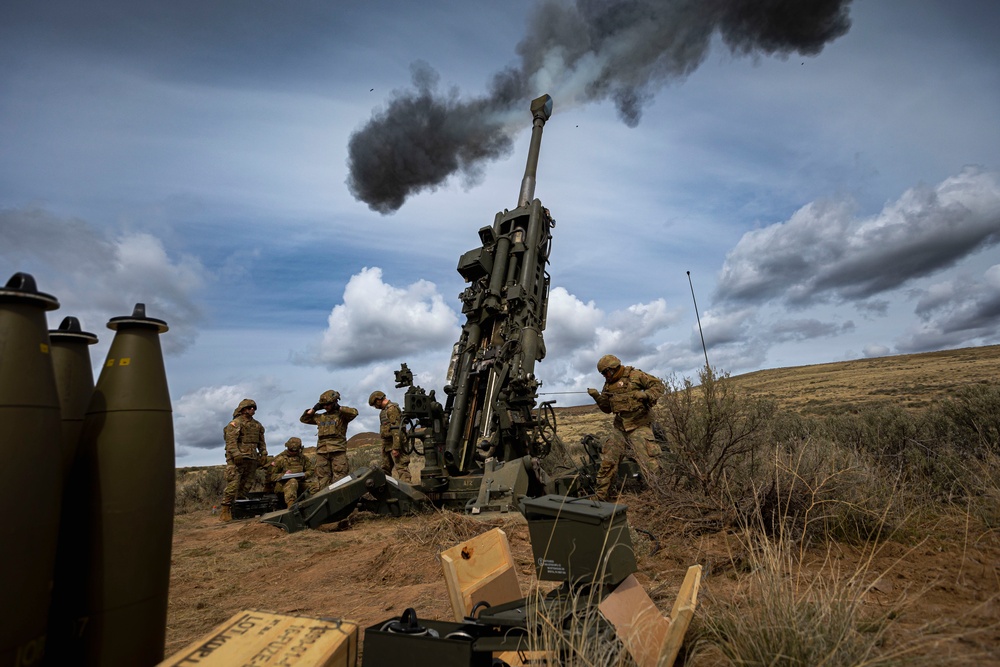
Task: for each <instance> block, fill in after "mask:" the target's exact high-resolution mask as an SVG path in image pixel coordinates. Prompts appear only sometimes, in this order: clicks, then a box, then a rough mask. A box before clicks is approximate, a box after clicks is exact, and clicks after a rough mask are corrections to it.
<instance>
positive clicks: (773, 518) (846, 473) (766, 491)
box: [739, 438, 905, 544]
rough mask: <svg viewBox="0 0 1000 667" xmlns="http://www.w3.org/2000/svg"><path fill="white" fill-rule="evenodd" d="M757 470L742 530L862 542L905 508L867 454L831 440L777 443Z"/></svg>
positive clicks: (896, 490) (894, 522)
mask: <svg viewBox="0 0 1000 667" xmlns="http://www.w3.org/2000/svg"><path fill="white" fill-rule="evenodd" d="M759 474H760V477H761V480H762V481H763V483H760V482H758V485H759V487H758V488H759V489H760V491H759V492H758V493H757V494H756V496H755V497H754V498H753V499H752V501H751V502H750V503H749V505H748V506H746V507H744V508H743V510H742V511H741V512H740V513H739V517H740V520H741V523H742V524H743V527H744V529H747V530H749V529H751V528H759V529H762V530H763V532H764V533H765V534H767V535H770V536H773V537H776V536H784V537H786V538H788V539H795V540H799V541H801V542H803V543H807V542H812V541H815V540H825V539H828V538H832V539H835V540H839V541H844V542H850V543H860V544H863V543H867V542H869V541H870V540H872V539H874V538H877V537H879V536H881V535H882V534H883V533H885V532H886V531H888V530H891V529H892V528H893V527H894V526H895V525H897V524H898V522H899V521H900V520H901V518H902V514H903V512H904V511H905V510H904V506H903V504H902V502H901V496H900V492H899V487H898V485H897V484H896V483H895V480H894V479H893V478H892V477H887V476H886V475H885V474H884V472H883V471H882V470H881V469H880V468H879V467H878V466H877V465H876V464H874V462H872V461H871V459H870V457H868V456H865V455H863V454H860V453H858V452H856V451H852V450H850V449H847V448H845V447H842V446H840V445H837V444H836V443H833V442H830V441H825V440H821V439H816V438H807V439H806V440H804V441H800V442H798V443H796V444H795V445H794V447H792V448H790V449H789V448H788V447H787V446H782V445H778V446H775V447H774V449H773V453H772V458H771V461H770V462H769V465H768V466H767V467H766V469H765V470H762V471H761V472H760V473H759Z"/></svg>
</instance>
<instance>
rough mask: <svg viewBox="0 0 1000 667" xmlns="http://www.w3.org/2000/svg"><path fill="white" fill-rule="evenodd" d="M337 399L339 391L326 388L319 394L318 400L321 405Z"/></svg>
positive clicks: (338, 398) (334, 401)
mask: <svg viewBox="0 0 1000 667" xmlns="http://www.w3.org/2000/svg"><path fill="white" fill-rule="evenodd" d="M339 400H340V392H339V391H334V390H333V389H327V390H326V391H324V392H323V393H322V394H320V395H319V402H320V403H321V404H323V405H326V404H327V403H336V402H337V401H339Z"/></svg>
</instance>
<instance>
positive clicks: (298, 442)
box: [285, 438, 302, 454]
mask: <svg viewBox="0 0 1000 667" xmlns="http://www.w3.org/2000/svg"><path fill="white" fill-rule="evenodd" d="M285 449H287V450H288V451H290V452H292V453H293V454H294V453H295V452H298V451H301V450H302V438H289V439H288V442H286V443H285Z"/></svg>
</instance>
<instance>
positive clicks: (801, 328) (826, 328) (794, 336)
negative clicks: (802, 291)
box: [768, 319, 855, 343]
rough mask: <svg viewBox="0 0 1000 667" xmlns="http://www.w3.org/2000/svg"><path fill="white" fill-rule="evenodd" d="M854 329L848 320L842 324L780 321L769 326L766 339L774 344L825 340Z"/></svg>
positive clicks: (812, 320) (852, 323) (809, 320)
mask: <svg viewBox="0 0 1000 667" xmlns="http://www.w3.org/2000/svg"><path fill="white" fill-rule="evenodd" d="M854 328H855V327H854V322H851V321H849V320H848V321H847V322H844V323H842V324H837V323H836V322H820V321H819V320H816V319H804V320H781V321H779V322H775V323H774V324H773V325H772V326H771V331H770V336H769V337H768V339H769V340H771V341H772V342H775V343H785V342H788V341H803V340H810V339H813V338H827V337H830V336H837V335H839V334H843V333H847V332H850V331H853V330H854Z"/></svg>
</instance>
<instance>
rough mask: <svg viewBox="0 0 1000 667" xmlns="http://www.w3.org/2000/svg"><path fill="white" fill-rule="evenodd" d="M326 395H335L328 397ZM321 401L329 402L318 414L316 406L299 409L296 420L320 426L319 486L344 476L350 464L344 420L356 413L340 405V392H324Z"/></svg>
mask: <svg viewBox="0 0 1000 667" xmlns="http://www.w3.org/2000/svg"><path fill="white" fill-rule="evenodd" d="M329 395H334V396H336V398H335V399H331V400H327V397H328V396H329ZM319 399H320V400H319V403H318V404H317V407H318V406H319V405H320V404H332V406H331V408H330V409H328V410H327V411H326V412H324V413H323V414H317V413H316V412H315V410H316V408H315V407H314V408H311V409H309V410H306V411H305V412H303V413H302V416H301V417H299V421H301V422H302V423H303V424H315V425H316V426H317V427H318V430H319V438H318V440H317V442H316V488H317V489H322V488H323V487H325V486H329V485H330V484H332V483H333V482H336V481H337V480H338V479H341V478H343V477H347V473H348V472H350V464H349V463H348V462H347V423H348V422H349V421H351V420H352V419H354V418H355V417H357V416H358V411H357V410H355V409H354V408H348V407H343V406H340V405H338V404H337V403H336V401H337V400H339V399H340V394H338V393H337V392H334V391H330V392H323V394H322V395H321V396H320V397H319Z"/></svg>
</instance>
